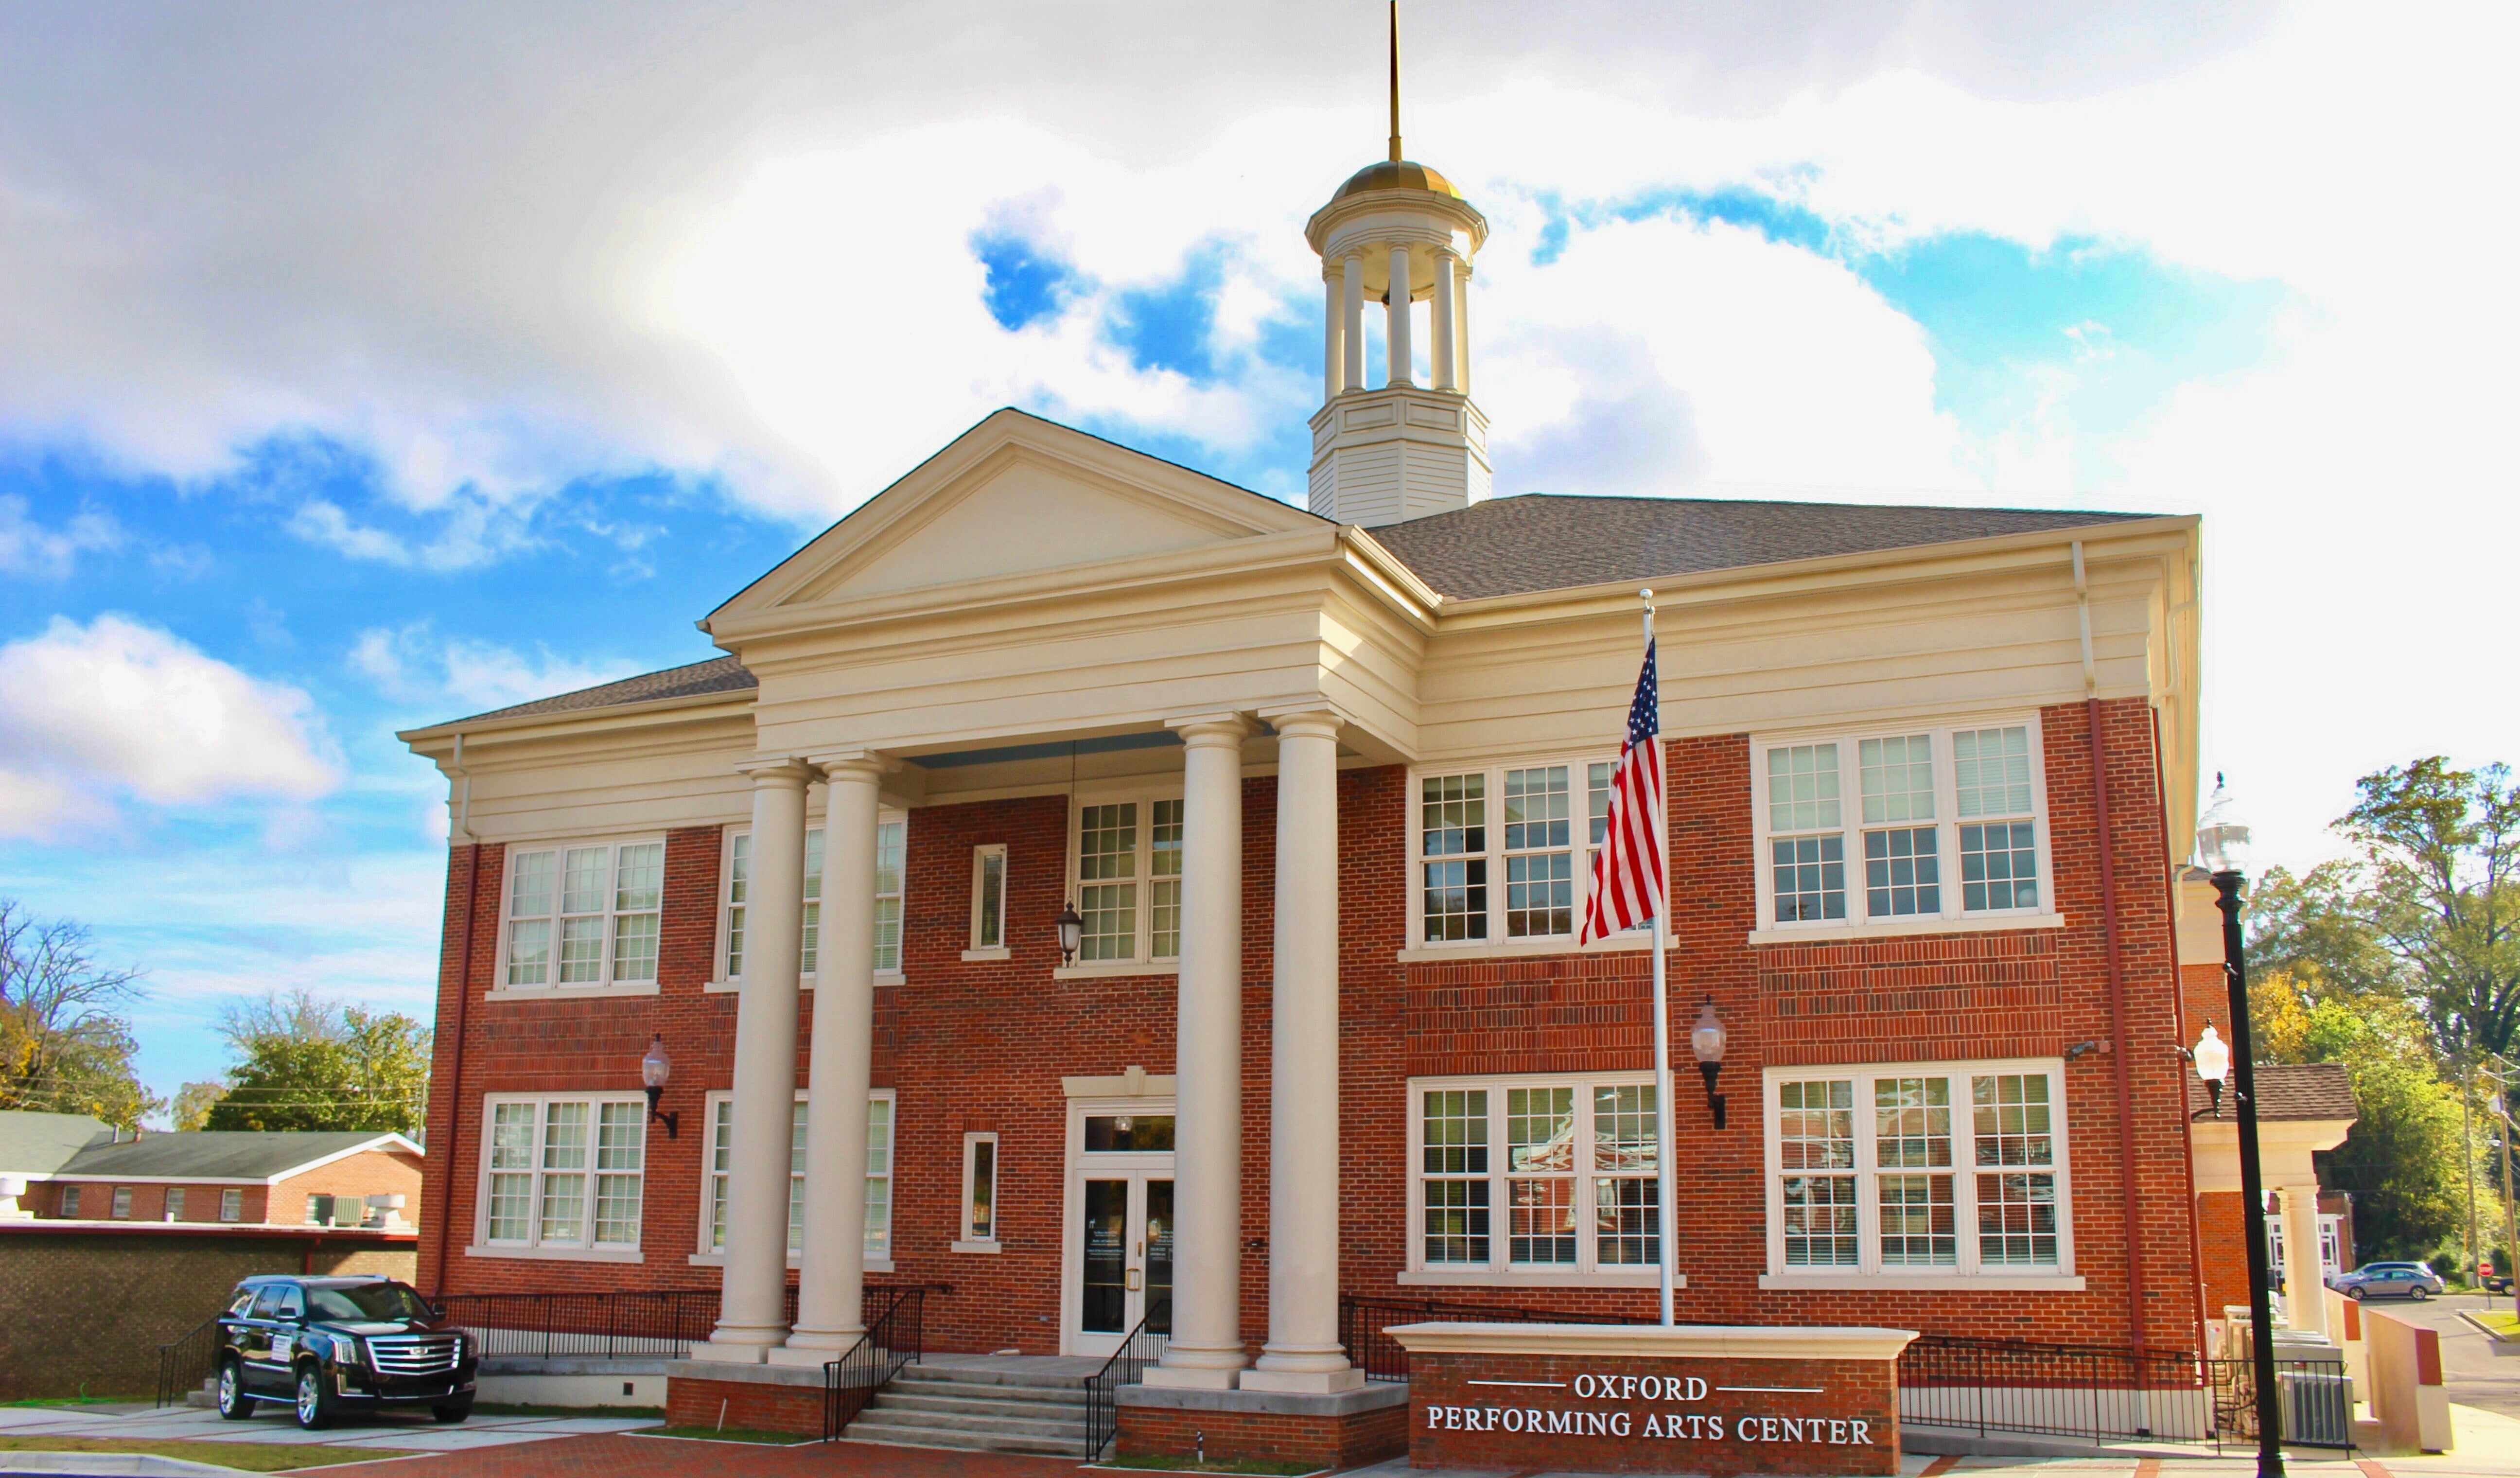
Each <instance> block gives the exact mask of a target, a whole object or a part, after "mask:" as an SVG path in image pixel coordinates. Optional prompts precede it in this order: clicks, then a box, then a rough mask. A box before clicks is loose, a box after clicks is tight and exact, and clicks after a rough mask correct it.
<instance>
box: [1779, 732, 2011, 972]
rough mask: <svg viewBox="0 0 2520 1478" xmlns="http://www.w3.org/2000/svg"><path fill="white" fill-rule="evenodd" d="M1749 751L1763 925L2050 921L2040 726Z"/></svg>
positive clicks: (1804, 741) (1862, 737) (1828, 739)
mask: <svg viewBox="0 0 2520 1478" xmlns="http://www.w3.org/2000/svg"><path fill="white" fill-rule="evenodd" d="M1751 754H1752V775H1753V785H1754V787H1755V793H1754V794H1753V796H1752V810H1753V811H1754V813H1755V816H1756V822H1757V827H1758V846H1759V851H1758V894H1759V926H1760V927H1761V928H1762V929H1777V930H1789V929H1811V928H1818V929H1826V928H1830V927H1839V928H1843V927H1848V926H1854V925H1869V926H1874V927H1879V926H1884V925H1888V926H1897V925H1902V924H1919V925H1930V924H1931V923H1933V922H1935V921H1948V920H1971V919H1984V918H2002V917H2005V916H2019V917H2029V918H2037V917H2052V916H2053V915H2054V913H2055V905H2054V899H2053V896H2052V893H2051V891H2050V882H2049V879H2050V877H2051V876H2052V873H2053V869H2052V867H2051V865H2050V863H2049V860H2048V804H2047V787H2046V784H2045V778H2044V776H2043V774H2042V767H2041V765H2040V733H2039V725H2038V723H2037V721H2036V720H2035V719H2022V720H2016V721H2012V722H1992V723H1986V724H1970V725H1960V726H1956V727H1949V728H1917V729H1912V730H1907V731H1903V732H1898V733H1890V734H1848V735H1844V736H1813V737H1802V736H1797V737H1795V738H1793V739H1757V740H1754V741H1753V743H1752V746H1751Z"/></svg>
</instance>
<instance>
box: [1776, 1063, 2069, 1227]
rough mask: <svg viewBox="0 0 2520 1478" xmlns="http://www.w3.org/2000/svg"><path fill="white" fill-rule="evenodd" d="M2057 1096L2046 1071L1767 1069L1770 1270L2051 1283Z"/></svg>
mask: <svg viewBox="0 0 2520 1478" xmlns="http://www.w3.org/2000/svg"><path fill="white" fill-rule="evenodd" d="M2059 1083H2060V1079H2059V1077H2058V1074H2057V1071H2056V1069H2055V1067H2054V1066H2053V1065H2052V1064H2047V1065H2041V1064H2030V1065H2025V1064H2019V1063H1988V1064H1973V1063H1962V1064H1952V1063H1934V1064H1921V1065H1883V1066H1874V1067H1863V1068H1843V1067H1841V1068H1821V1069H1814V1068H1776V1069H1771V1070H1770V1072H1769V1074H1768V1085H1767V1095H1768V1137H1769V1143H1770V1146H1771V1164H1772V1166H1773V1173H1772V1186H1771V1191H1770V1195H1771V1200H1770V1220H1771V1235H1772V1241H1771V1253H1770V1264H1771V1269H1772V1271H1774V1272H1778V1273H1784V1274H1809V1273H1814V1272H1818V1271H1820V1270H1823V1269H1827V1270H1833V1271H1837V1272H1840V1273H1844V1274H1852V1275H1859V1276H1861V1275H1871V1274H1887V1275H1901V1274H1916V1273H1942V1274H1963V1275H1966V1274H2019V1273H2030V1274H2041V1273H2061V1272H2063V1271H2065V1270H2066V1265H2067V1263H2068V1261H2069V1259H2068V1257H2067V1253H2066V1246H2065V1243H2066V1232H2065V1212H2064V1209H2063V1201H2064V1168H2063V1165H2062V1163H2061V1160H2060V1158H2059V1157H2060V1156H2061V1154H2062V1149H2063V1141H2064V1136H2063V1130H2062V1126H2061V1124H2059V1123H2058V1122H2057V1113H2056V1097H2055V1096H2056V1093H2057V1090H2058V1086H2059ZM1971 1170H1973V1171H1974V1173H1973V1174H1971V1173H1964V1172H1968V1171H1971ZM1972 1226H1973V1227H1974V1228H1975V1229H1976V1233H1975V1235H1970V1234H1969V1231H1968V1229H1969V1228H1971V1227H1972Z"/></svg>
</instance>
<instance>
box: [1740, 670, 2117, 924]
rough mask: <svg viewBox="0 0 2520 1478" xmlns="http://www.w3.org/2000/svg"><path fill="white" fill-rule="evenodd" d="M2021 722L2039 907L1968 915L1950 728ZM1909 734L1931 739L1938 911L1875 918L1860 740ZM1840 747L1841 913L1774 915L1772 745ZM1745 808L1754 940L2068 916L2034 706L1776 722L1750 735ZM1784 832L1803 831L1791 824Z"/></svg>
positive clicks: (2056, 921)
mask: <svg viewBox="0 0 2520 1478" xmlns="http://www.w3.org/2000/svg"><path fill="white" fill-rule="evenodd" d="M2014 727H2022V728H2027V729H2028V730H2029V731H2030V733H2029V746H2030V806H2031V822H2032V825H2033V826H2034V827H2035V828H2036V829H2037V831H2038V837H2039V907H2037V908H2035V909H2003V910H1990V911H1983V912H1979V913H1974V914H1971V913H1965V912H1963V911H1962V910H1961V908H1960V851H1959V829H1960V826H1961V824H1962V820H1961V817H1960V815H1959V794H1958V772H1957V771H1956V770H1955V768H1954V761H1955V758H1956V756H1955V754H1954V752H1953V748H1952V735H1953V734H1954V733H1956V732H1958V731H1961V730H1969V729H2009V728H2014ZM1913 734H1927V735H1931V736H1932V737H1933V748H1934V821H1933V823H1932V825H1933V828H1934V834H1935V838H1936V845H1937V847H1938V849H1939V850H1938V851H1937V852H1936V854H1935V855H1936V859H1937V867H1938V870H1939V873H1940V876H1941V879H1942V881H1941V883H1940V887H1941V890H1942V901H1943V911H1942V912H1941V913H1940V914H1937V915H1918V914H1907V915H1894V916H1891V917H1889V918H1868V917H1867V916H1866V914H1865V912H1864V910H1865V905H1866V903H1867V898H1866V889H1865V886H1864V833H1865V831H1866V830H1867V829H1868V828H1867V827H1866V825H1865V821H1864V792H1863V784H1864V781H1863V772H1862V768H1861V761H1860V758H1859V756H1860V755H1861V754H1862V749H1861V747H1860V746H1861V744H1862V743H1863V741H1864V740H1866V739H1900V738H1904V737H1906V736H1909V735H1913ZM1830 743H1833V744H1835V745H1837V754H1838V800H1839V804H1838V820H1839V822H1840V826H1839V828H1838V829H1839V832H1840V834H1842V835H1843V836H1844V837H1845V838H1846V879H1847V883H1846V907H1847V917H1846V918H1843V919H1814V920H1809V921H1803V920H1779V919H1778V918H1777V874H1776V869H1775V864H1774V862H1773V861H1772V859H1771V857H1770V854H1769V849H1768V843H1769V840H1770V838H1771V837H1773V836H1774V835H1775V834H1776V833H1775V831H1774V830H1773V829H1771V828H1770V827H1769V825H1768V824H1769V822H1770V820H1771V819H1772V818H1771V817H1770V815H1769V811H1768V751H1769V750H1770V749H1772V748H1778V747H1787V746H1792V745H1798V744H1830ZM1750 812H1751V826H1752V834H1753V837H1754V840H1753V843H1752V852H1753V860H1754V863H1755V873H1756V882H1757V886H1758V908H1759V913H1758V918H1757V921H1756V923H1755V925H1754V926H1753V927H1752V929H1751V931H1750V935H1749V941H1748V942H1749V943H1751V944H1754V945H1772V944H1798V943H1804V942H1808V941H1814V940H1825V939H1860V938H1870V937H1876V936H1884V935H1900V934H1974V933H1986V932H1992V931H1997V930H2003V929H2052V928H2062V927H2063V926H2064V925H2065V923H2066V921H2067V920H2066V918H2064V916H2063V915H2061V914H2059V913H2058V912H2057V911H2056V862H2055V856H2054V849H2053V844H2052V843H2053V838H2052V837H2051V835H2050V831H2051V829H2050V828H2049V826H2048V751H2047V744H2046V737H2045V736H2044V735H2043V733H2042V732H2041V730H2040V726H2039V715H2038V714H2037V713H2036V712H2029V713H2024V712H2019V711H2011V712H2000V713H1984V714H1961V715H1958V716H1954V717H1946V718H1938V719H1934V720H1932V721H1931V722H1924V721H1918V722H1913V723H1906V724H1868V725H1864V726H1861V727H1856V728H1845V727H1837V728H1829V729H1795V730H1777V731H1774V732H1771V733H1765V734H1753V735H1752V736H1750ZM1871 829H1879V828H1871ZM1785 834H1787V835H1795V836H1800V835H1809V834H1811V833H1809V832H1804V831H1789V832H1787V833H1785Z"/></svg>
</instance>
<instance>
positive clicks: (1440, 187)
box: [1304, 0, 1495, 528]
mask: <svg viewBox="0 0 2520 1478" xmlns="http://www.w3.org/2000/svg"><path fill="white" fill-rule="evenodd" d="M1487 237H1488V222H1487V217H1485V216H1483V215H1481V214H1479V213H1478V211H1477V210H1475V209H1473V208H1471V206H1470V203H1469V202H1467V201H1464V200H1463V199H1462V193H1461V191H1459V190H1457V189H1455V188H1454V186H1453V182H1452V181H1450V180H1448V179H1446V178H1444V176H1443V175H1441V174H1439V173H1437V172H1436V171H1435V170H1433V169H1430V168H1428V167H1427V166H1426V165H1424V164H1420V163H1417V162H1415V161H1414V160H1411V159H1406V158H1403V157H1401V153H1400V7H1399V4H1398V0H1393V4H1392V7H1391V140H1390V157H1388V158H1386V159H1382V160H1379V161H1377V162H1374V163H1372V164H1369V165H1367V166H1366V167H1364V168H1363V169H1360V170H1358V171H1357V172H1356V173H1355V174H1352V175H1350V176H1349V177H1348V179H1347V182H1346V183H1345V184H1343V185H1341V186H1339V188H1338V191H1337V193H1336V194H1334V195H1332V196H1331V197H1330V200H1329V203H1328V204H1327V205H1324V206H1323V207H1322V208H1321V209H1319V210H1316V211H1314V212H1313V218H1312V220H1311V221H1310V222H1309V223H1307V224H1306V226H1305V228H1304V239H1305V240H1306V241H1308V242H1310V243H1311V244H1312V247H1313V249H1314V250H1315V251H1317V252H1319V253H1320V254H1321V258H1322V283H1323V311H1322V318H1323V324H1322V340H1323V342H1322V408H1321V409H1320V410H1319V411H1317V412H1315V413H1314V415H1313V466H1312V477H1311V504H1312V510H1313V512H1314V513H1317V514H1320V515H1323V516H1324V517H1327V518H1335V519H1337V520H1338V521H1339V522H1341V523H1357V524H1363V525H1365V526H1367V527H1369V528H1372V527H1376V526H1379V525H1381V524H1385V523H1398V522H1400V521H1401V520H1403V519H1407V518H1419V517H1423V516H1425V515H1428V514H1440V513H1444V512H1447V511H1449V510H1452V509H1457V508H1466V507H1468V506H1469V505H1470V504H1472V503H1475V502H1477V501H1478V500H1480V499H1482V498H1485V497H1486V496H1488V493H1489V491H1490V489H1491V487H1492V485H1493V484H1494V481H1495V474H1494V473H1493V472H1492V471H1491V470H1490V469H1489V467H1488V454H1487V418H1486V417H1485V416H1484V415H1482V414H1480V411H1479V408H1478V406H1477V405H1476V404H1474V403H1473V402H1472V401H1471V399H1470V340H1469V291H1470V262H1471V259H1472V258H1473V257H1475V256H1476V255H1477V254H1478V249H1479V247H1480V246H1482V245H1483V244H1485V243H1486V241H1487ZM1368 302H1379V303H1380V304H1381V305H1382V310H1383V314H1384V324H1385V353H1384V355H1383V358H1384V365H1383V367H1382V372H1381V374H1380V376H1379V378H1378V379H1373V378H1370V377H1369V375H1368V372H1367V366H1366V362H1365V305H1366V304H1367V303H1368ZM1417 302H1423V303H1425V304H1426V305H1427V315H1426V319H1427V329H1428V333H1427V342H1426V345H1425V347H1426V350H1427V353H1426V366H1427V367H1426V370H1425V371H1424V373H1423V379H1424V381H1425V382H1424V383H1419V382H1418V381H1419V371H1418V368H1417V349H1418V344H1417V340H1416V336H1415V334H1414V332H1413V331H1414V323H1413V315H1412V313H1411V311H1410V305H1411V304H1412V303H1417Z"/></svg>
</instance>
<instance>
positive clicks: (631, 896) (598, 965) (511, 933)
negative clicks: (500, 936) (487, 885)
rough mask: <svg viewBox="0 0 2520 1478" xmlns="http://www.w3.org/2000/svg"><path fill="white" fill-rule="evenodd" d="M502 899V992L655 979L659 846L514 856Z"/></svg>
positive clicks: (520, 850) (602, 846)
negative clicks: (504, 906) (504, 929)
mask: <svg viewBox="0 0 2520 1478" xmlns="http://www.w3.org/2000/svg"><path fill="white" fill-rule="evenodd" d="M507 892H508V897H507V909H508V932H507V938H506V948H507V956H508V959H507V965H506V968H505V973H504V975H503V980H504V983H505V986H506V988H507V989H509V990H533V989H548V988H551V987H555V986H602V985H608V984H623V983H631V982H645V981H652V980H654V979H655V978H656V944H657V940H658V937H659V934H660V929H659V915H660V913H661V912H662V907H663V903H664V892H665V844H664V843H663V842H661V841H633V842H619V843H596V844H593V845H589V846H568V847H545V848H525V847H517V848H512V849H510V851H509V853H508V890H507Z"/></svg>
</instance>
